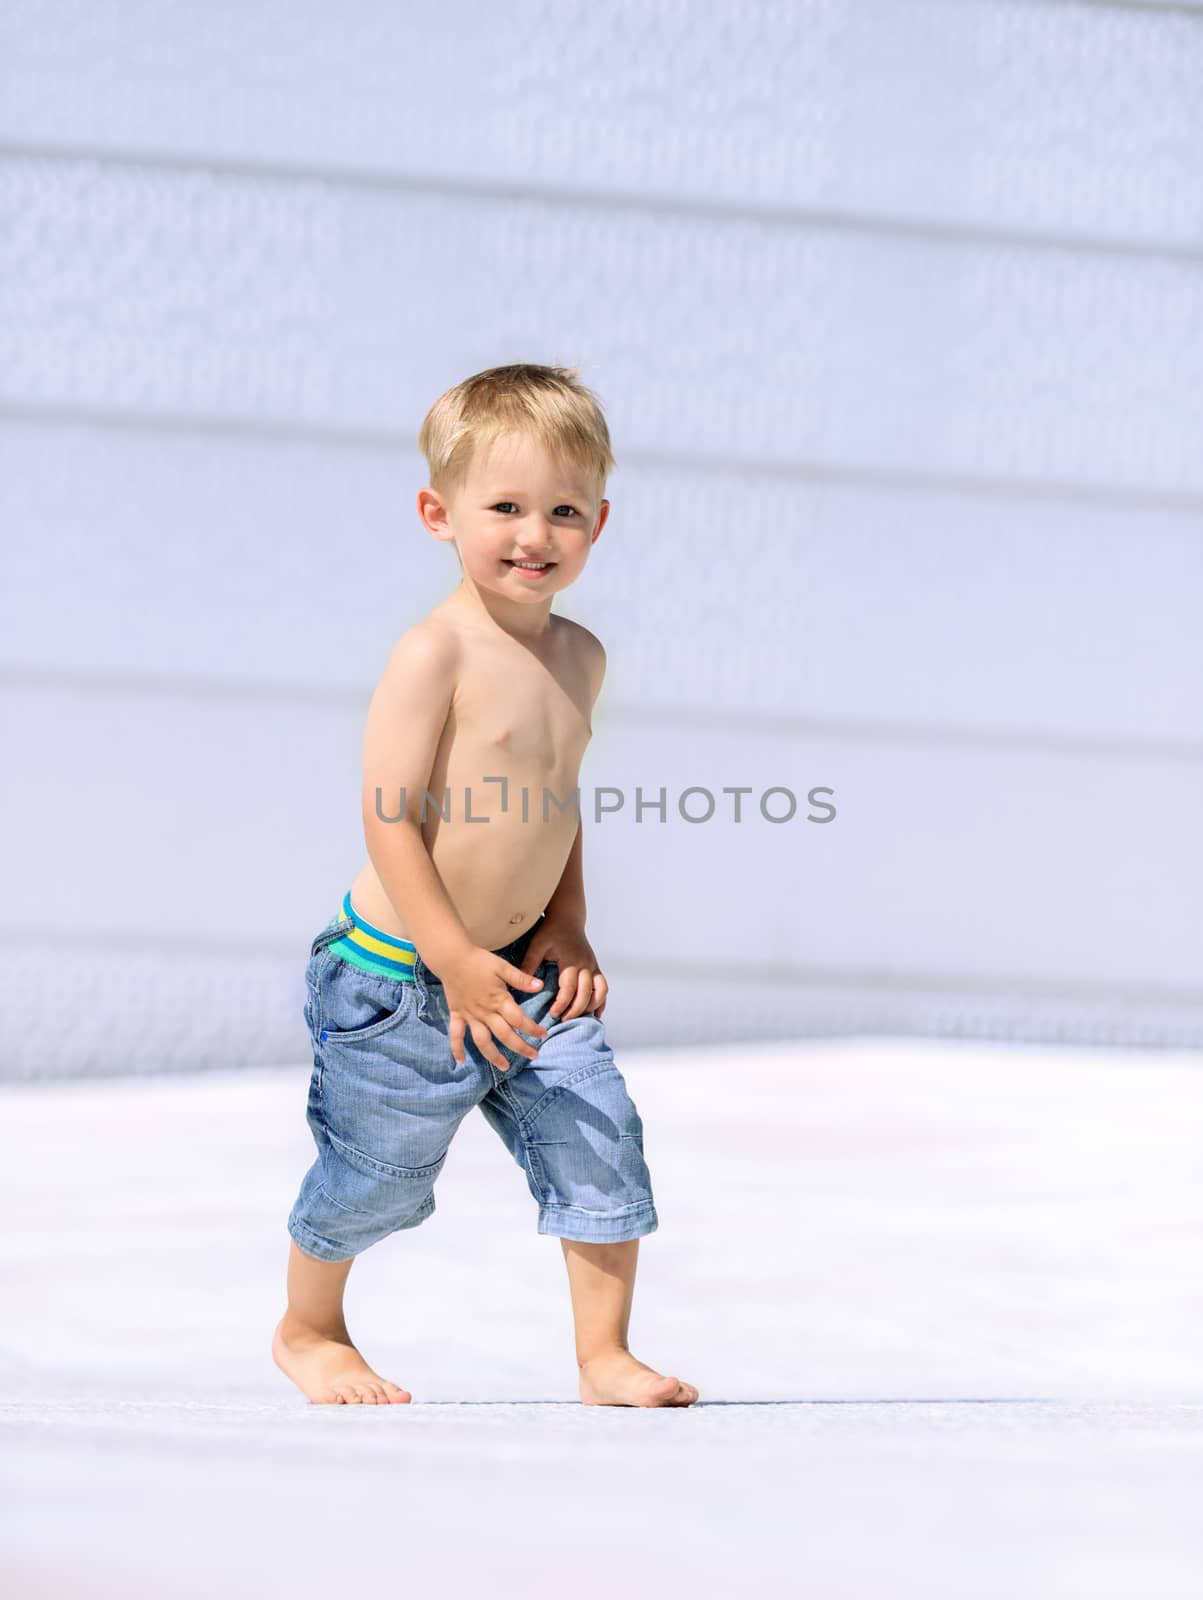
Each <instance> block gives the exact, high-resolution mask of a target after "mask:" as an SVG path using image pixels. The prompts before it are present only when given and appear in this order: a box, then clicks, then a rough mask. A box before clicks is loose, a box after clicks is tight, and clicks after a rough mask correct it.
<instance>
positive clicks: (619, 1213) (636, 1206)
mask: <svg viewBox="0 0 1203 1600" xmlns="http://www.w3.org/2000/svg"><path fill="white" fill-rule="evenodd" d="M543 1209H544V1211H579V1212H580V1214H581V1216H583V1217H626V1216H629V1215H630V1214H631V1212H632V1211H653V1210H654V1209H655V1202H654V1201H652V1200H634V1201H632V1202H631V1204H630V1205H629V1206H619V1207H618V1209H617V1210H616V1211H590V1210H589V1208H588V1206H570V1205H567V1204H565V1203H564V1202H562V1201H559V1200H553V1201H548V1202H547V1203H545V1204H544V1207H543Z"/></svg>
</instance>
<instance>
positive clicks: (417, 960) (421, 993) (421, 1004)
mask: <svg viewBox="0 0 1203 1600" xmlns="http://www.w3.org/2000/svg"><path fill="white" fill-rule="evenodd" d="M414 987H415V988H416V989H417V991H418V1016H419V1017H420V1018H421V1019H422V1021H423V1022H425V1021H426V1020H427V1018H426V1000H427V991H426V970H425V968H424V967H423V965H422V957H421V956H420V955H419V954H418V952H417V951H416V950H415V951H414Z"/></svg>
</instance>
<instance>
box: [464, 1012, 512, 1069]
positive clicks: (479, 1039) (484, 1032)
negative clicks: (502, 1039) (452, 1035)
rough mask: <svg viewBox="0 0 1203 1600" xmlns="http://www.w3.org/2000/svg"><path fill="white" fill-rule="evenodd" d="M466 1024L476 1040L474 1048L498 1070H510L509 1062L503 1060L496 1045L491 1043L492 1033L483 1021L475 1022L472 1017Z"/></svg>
mask: <svg viewBox="0 0 1203 1600" xmlns="http://www.w3.org/2000/svg"><path fill="white" fill-rule="evenodd" d="M468 1026H469V1027H470V1028H471V1029H472V1037H473V1039H475V1040H476V1048H477V1049H478V1050H479V1051H480V1053H481V1055H482V1056H484V1058H485V1060H486V1061H491V1062H492V1063H493V1065H494V1066H495V1067H496V1068H497V1070H498V1072H508V1071H509V1070H510V1064H509V1062H508V1061H506V1060H504V1059H503V1057H502V1056H501V1055H500V1053H499V1052H498V1050H497V1047H496V1045H495V1044H494V1043H493V1035H492V1034H491V1033H490V1032H489V1030H488V1028H487V1027H486V1026H485V1024H484V1023H483V1022H477V1021H476V1019H475V1018H473V1019H472V1021H471V1022H469V1024H468Z"/></svg>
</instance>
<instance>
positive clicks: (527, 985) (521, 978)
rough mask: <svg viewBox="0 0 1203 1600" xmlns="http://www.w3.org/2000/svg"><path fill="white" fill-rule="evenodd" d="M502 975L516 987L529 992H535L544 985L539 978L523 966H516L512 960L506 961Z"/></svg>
mask: <svg viewBox="0 0 1203 1600" xmlns="http://www.w3.org/2000/svg"><path fill="white" fill-rule="evenodd" d="M507 973H508V977H507V976H506V974H507ZM502 976H503V977H505V980H506V982H507V983H512V984H513V985H514V988H515V989H525V990H526V991H527V993H528V994H534V993H536V992H537V991H538V990H539V989H541V988H542V987H543V985H542V984H541V983H540V982H539V980H538V978H536V977H534V976H533V975H532V974H531V973H529V972H524V971H523V969H522V968H521V967H516V966H515V965H514V963H513V962H512V961H507V962H505V963H504V968H503V972H502Z"/></svg>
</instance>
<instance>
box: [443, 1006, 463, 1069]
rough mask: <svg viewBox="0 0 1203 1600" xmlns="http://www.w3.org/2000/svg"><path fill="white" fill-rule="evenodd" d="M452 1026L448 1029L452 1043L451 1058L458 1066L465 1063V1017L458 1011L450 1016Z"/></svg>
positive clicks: (448, 1035)
mask: <svg viewBox="0 0 1203 1600" xmlns="http://www.w3.org/2000/svg"><path fill="white" fill-rule="evenodd" d="M450 1022H451V1026H450V1027H449V1028H448V1030H447V1037H448V1040H449V1041H450V1044H451V1059H452V1060H453V1061H454V1062H455V1064H456V1066H458V1067H462V1066H463V1064H464V1019H463V1017H461V1016H460V1014H459V1012H458V1011H453V1012H452V1013H451V1016H450Z"/></svg>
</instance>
